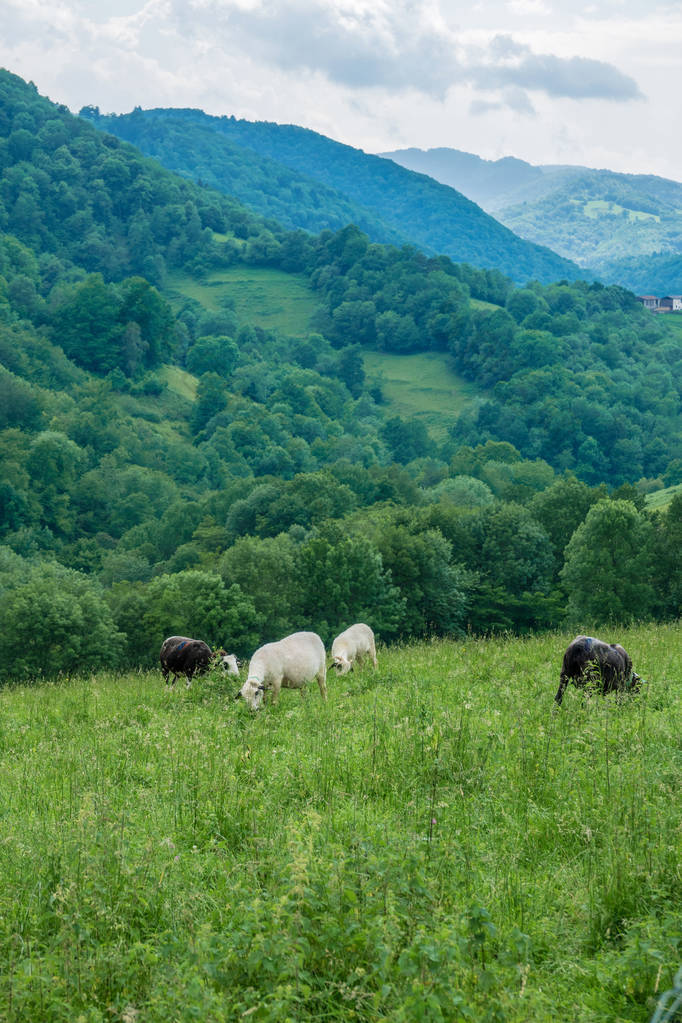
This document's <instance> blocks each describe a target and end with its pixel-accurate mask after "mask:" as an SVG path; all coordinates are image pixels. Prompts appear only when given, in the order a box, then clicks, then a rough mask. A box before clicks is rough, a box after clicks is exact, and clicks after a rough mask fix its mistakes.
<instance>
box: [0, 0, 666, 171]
mask: <svg viewBox="0 0 682 1023" xmlns="http://www.w3.org/2000/svg"><path fill="white" fill-rule="evenodd" d="M569 7H570V9H569ZM0 66H3V67H5V68H7V69H8V70H10V71H13V72H14V73H15V74H18V75H21V76H22V77H23V78H26V79H30V80H31V81H33V82H34V83H35V85H36V86H37V88H38V90H39V92H40V93H42V94H43V95H46V96H48V97H49V98H50V99H52V100H54V101H55V102H59V103H64V104H66V105H67V106H68V107H69V108H70V109H71V110H73V111H74V112H77V111H78V110H79V109H80V108H81V107H82V106H85V105H87V104H92V105H97V106H99V107H100V109H101V110H102V112H106V113H109V112H112V113H123V112H127V111H129V110H131V109H132V108H133V107H134V106H142V107H153V106H164V107H170V106H174V107H200V108H201V109H203V110H205V111H207V112H208V113H211V114H234V115H235V116H236V117H245V118H248V119H249V120H267V121H277V122H279V123H287V124H300V125H303V126H305V127H307V128H312V129H314V130H315V131H319V132H322V133H324V134H325V135H329V136H331V137H332V138H334V139H337V140H339V141H341V142H346V143H348V144H349V145H352V146H356V147H359V148H361V149H364V150H365V151H367V152H380V151H385V150H390V149H398V148H404V147H407V146H418V147H420V148H424V149H426V148H431V147H435V146H451V147H453V148H455V149H463V150H466V151H468V152H471V153H477V154H478V155H480V156H483V157H486V158H488V159H496V158H498V157H500V156H509V155H512V156H518V157H521V158H522V159H525V160H529V161H530V162H531V163H582V164H585V165H587V166H590V167H609V168H611V169H613V170H618V171H627V172H632V173H654V174H661V175H664V176H666V177H671V178H675V179H676V180H682V131H681V130H680V120H681V118H680V114H681V113H682V110H681V107H682V0H677V2H675V3H668V4H665V3H663V4H657V3H656V0H651V2H645V0H593V2H584V0H571V3H570V4H569V3H568V0H561V2H559V0H506V2H503V0H492V2H480V3H477V2H476V0H472V2H470V3H463V2H461V0H147V2H146V3H145V2H143V0H0Z"/></svg>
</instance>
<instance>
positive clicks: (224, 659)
mask: <svg viewBox="0 0 682 1023" xmlns="http://www.w3.org/2000/svg"><path fill="white" fill-rule="evenodd" d="M159 660H160V661H161V671H162V672H163V678H164V681H165V683H166V685H168V676H169V675H170V674H171V672H172V674H173V678H172V681H171V686H174V685H175V682H176V679H177V678H178V676H179V675H184V676H185V678H186V679H187V688H188V689H189V687H190V685H191V684H192V678H193V677H194V675H203V674H204V672H206V671H208V669H209V667H210V665H211V662H212V661H217V662H218V664H220V665H222V667H223V670H224V671H226V672H227V674H228V675H238V674H239V667H238V665H237V658H236V657H235V656H234V654H228V653H226V652H225V651H224V650H216V652H215V653H213V652H212V650H211V648H210V646H209V645H208V643H204V641H203V640H201V639H189V637H187V636H169V637H168V639H164V641H163V643H162V644H161V652H160V654H159Z"/></svg>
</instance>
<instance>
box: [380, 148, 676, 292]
mask: <svg viewBox="0 0 682 1023" xmlns="http://www.w3.org/2000/svg"><path fill="white" fill-rule="evenodd" d="M381 155H382V156H383V157H385V158H386V159H391V160H394V161H395V162H396V163H398V164H400V165H401V166H404V167H406V168H409V169H411V170H414V171H418V172H420V173H422V174H429V175H431V176H432V177H433V178H435V179H436V180H438V181H440V182H442V183H444V184H447V185H450V187H452V188H456V189H458V190H459V191H461V192H463V193H464V195H467V196H468V197H469V198H470V199H472V200H473V201H474V202H477V203H479V204H480V205H481V206H482V207H483V208H484V209H486V210H487V211H488V212H489V213H491V214H493V215H494V216H495V217H496V218H497V219H499V220H500V221H501V222H502V223H504V224H506V226H507V227H509V228H511V229H512V230H513V231H515V232H516V233H517V234H519V235H521V237H523V238H527V239H529V240H531V241H534V242H537V243H538V244H541V245H547V246H549V247H550V248H552V249H553V250H554V251H556V252H559V253H560V254H561V255H563V256H565V257H566V258H568V259H572V260H575V261H576V262H577V263H578V264H580V265H582V266H589V267H591V268H593V269H594V270H596V271H597V272H598V273H599V274H600V276H601V277H602V279H603V280H605V281H609V282H613V283H618V284H621V285H623V286H625V287H628V288H630V289H632V290H634V291H641V290H653V291H656V292H661V293H665V292H666V291H674V292H675V293H679V292H680V291H681V290H682V184H681V183H680V182H677V181H672V180H670V179H668V178H661V177H657V176H656V175H653V174H621V173H617V172H615V171H611V170H604V169H600V170H597V169H593V168H590V167H582V166H578V165H575V166H573V165H537V166H536V165H533V164H530V163H526V162H525V161H524V160H518V159H516V158H515V157H504V158H502V159H500V160H484V159H482V158H481V157H479V156H475V155H473V154H472V153H465V152H462V151H460V150H457V149H448V148H437V149H428V150H422V149H403V150H395V151H394V152H390V153H382V154H381Z"/></svg>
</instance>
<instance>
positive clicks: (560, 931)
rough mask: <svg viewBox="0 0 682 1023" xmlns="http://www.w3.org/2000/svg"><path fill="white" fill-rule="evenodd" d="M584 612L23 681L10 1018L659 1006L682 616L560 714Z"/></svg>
mask: <svg viewBox="0 0 682 1023" xmlns="http://www.w3.org/2000/svg"><path fill="white" fill-rule="evenodd" d="M570 638H572V634H571V635H569V634H567V633H562V634H551V635H545V636H542V637H538V638H531V639H526V640H518V639H481V640H474V639H467V640H465V641H462V642H447V641H439V642H434V643H422V644H417V645H411V646H406V647H393V648H391V649H389V650H380V651H379V670H378V671H377V672H376V673H375V672H374V671H373V669H372V668H371V667H368V668H366V669H363V670H362V671H360V672H358V673H353V674H351V675H349V676H345V677H343V678H337V677H335V676H334V675H331V674H330V678H329V700H328V702H327V704H324V703H323V702H322V701H321V699H320V697H319V693H318V692H317V687H316V686H315V687H310V690H309V691H308V692H307V693H306V695H305V697H304V698H301V696H300V695H299V694H298V693H296V692H287V691H285V692H283V693H282V695H281V697H280V700H279V703H278V705H277V706H276V707H274V708H273V707H269V706H268V707H266V709H265V710H263V711H261V712H260V713H259V714H257V715H254V714H252V713H251V712H250V711H248V709H247V708H246V707H245V705H244V704H243V703H242V702H240V703H235V702H234V699H233V694H234V691H235V690H236V688H237V686H236V684H235V681H234V680H232V681H228V680H224V679H222V678H221V677H220V676H219V675H211V676H209V677H207V678H205V679H203V680H201V679H199V680H196V681H195V682H194V684H193V686H192V688H191V689H189V690H186V689H185V688H184V687H181V685H180V684H178V686H177V687H176V689H175V691H173V692H167V691H164V688H163V685H162V682H161V675H160V672H150V673H144V674H134V673H131V674H126V675H123V676H116V675H113V674H110V675H98V676H96V677H93V678H90V679H80V680H79V679H73V680H63V681H60V682H58V683H57V684H41V685H36V686H34V687H29V686H22V687H16V688H7V689H5V690H3V691H2V692H0V769H1V770H2V777H3V785H2V787H1V788H0V808H1V812H2V820H3V825H4V826H3V836H2V841H1V842H0V868H1V871H2V877H3V885H2V887H1V888H0V945H1V946H2V956H3V962H4V963H5V964H6V965H5V969H4V970H3V972H2V975H1V976H0V1018H2V1019H3V1020H6V1021H12V1023H14V1021H19V1020H22V1021H24V1020H29V1019H30V1020H67V1019H68V1020H85V1021H87V1023H96V1021H97V1023H99V1021H103V1020H126V1021H131V1020H139V1021H144V1023H148V1021H153V1023H156V1021H159V1023H161V1021H163V1023H167V1021H168V1020H174V1021H185V1020H187V1021H189V1020H197V1019H198V1020H211V1021H212V1023H221V1021H228V1020H235V1019H240V1018H245V1019H252V1020H271V1021H284V1020H296V1021H308V1020H310V1021H312V1020H323V1019H324V1020H338V1021H348V1020H358V1021H378V1020H391V1021H404V1023H408V1021H410V1023H411V1021H414V1020H428V1021H436V1020H448V1021H459V1020H462V1021H465V1020H488V1021H491V1023H494V1021H497V1023H501V1021H507V1023H521V1021H523V1023H526V1021H528V1020H534V1021H543V1020H548V1021H549V1020H552V1021H566V1023H569V1021H570V1023H574V1021H576V1023H587V1021H590V1023H596V1021H598V1020H609V1021H612V1020H620V1021H648V1020H649V1018H650V1016H651V1013H652V1011H653V1008H654V1005H655V1001H656V995H657V994H660V993H661V992H662V991H663V990H664V989H665V988H666V987H669V986H670V983H671V981H672V977H673V974H674V972H675V971H676V969H677V967H678V965H679V961H680V959H681V958H682V905H681V903H680V885H681V882H682V877H681V863H682V832H681V829H680V801H679V791H680V776H681V769H682V686H681V683H680V679H681V678H682V645H681V643H680V629H679V625H674V626H673V625H671V626H667V627H664V626H659V627H640V628H633V629H629V630H621V631H620V632H619V633H618V636H617V637H612V636H610V635H607V634H604V638H605V639H612V638H618V639H620V640H622V642H623V644H624V645H625V647H626V649H627V650H628V651H629V652H630V653H631V655H632V658H633V661H634V664H635V668H636V670H637V671H638V672H639V673H640V674H642V675H643V676H644V677H645V678H646V679H648V686H647V687H646V690H645V692H644V693H643V694H642V695H641V696H639V697H635V698H625V699H619V698H616V697H613V696H610V697H607V698H601V697H592V698H590V699H586V698H585V697H584V696H583V695H582V694H581V693H579V692H577V691H576V690H575V689H573V688H572V687H571V688H570V689H569V690H568V691H567V693H566V695H565V698H564V704H563V707H562V709H561V710H560V711H559V712H556V713H555V712H554V711H553V698H554V693H555V691H556V686H557V682H558V675H559V667H560V661H561V655H562V654H563V650H564V648H565V646H566V643H567V642H568V640H569V639H570Z"/></svg>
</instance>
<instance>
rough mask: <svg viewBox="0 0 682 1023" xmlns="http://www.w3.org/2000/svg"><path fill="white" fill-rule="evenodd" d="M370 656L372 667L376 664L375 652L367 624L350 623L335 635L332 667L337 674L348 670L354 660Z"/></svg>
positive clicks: (372, 638) (371, 634)
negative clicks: (343, 630) (348, 626)
mask: <svg viewBox="0 0 682 1023" xmlns="http://www.w3.org/2000/svg"><path fill="white" fill-rule="evenodd" d="M367 656H369V657H371V658H372V663H373V665H374V667H375V668H376V666H377V652H376V647H375V645H374V633H373V632H372V630H371V629H370V627H369V625H363V624H362V623H359V624H358V625H351V627H350V628H349V629H346V631H345V632H342V633H341V635H340V636H337V637H336V639H335V640H334V642H333V643H332V657H333V659H334V667H335V668H336V670H337V671H338V673H339V675H345V674H347V672H349V671H350V670H351V669H352V668H353V665H354V664H355V662H356V661H358V662H360V661H363V660H364V659H365V657H367Z"/></svg>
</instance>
